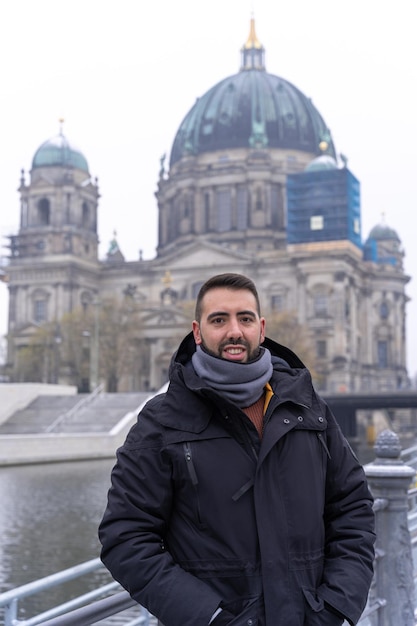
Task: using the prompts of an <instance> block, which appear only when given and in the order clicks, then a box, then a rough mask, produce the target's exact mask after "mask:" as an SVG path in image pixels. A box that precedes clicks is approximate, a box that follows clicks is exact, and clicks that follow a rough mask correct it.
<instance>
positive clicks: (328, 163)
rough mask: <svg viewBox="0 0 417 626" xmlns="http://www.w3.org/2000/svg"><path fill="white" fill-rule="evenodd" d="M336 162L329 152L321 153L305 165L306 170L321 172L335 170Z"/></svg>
mask: <svg viewBox="0 0 417 626" xmlns="http://www.w3.org/2000/svg"><path fill="white" fill-rule="evenodd" d="M337 169H338V168H337V163H336V161H335V159H334V158H333V157H332V156H330V154H322V155H321V156H319V157H316V158H315V159H313V160H312V161H310V163H309V164H308V165H307V167H306V169H305V171H306V172H322V171H323V170H337Z"/></svg>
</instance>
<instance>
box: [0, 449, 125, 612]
mask: <svg viewBox="0 0 417 626" xmlns="http://www.w3.org/2000/svg"><path fill="white" fill-rule="evenodd" d="M113 464H114V460H113V459H110V460H109V459H106V460H94V461H83V462H74V463H51V464H41V465H26V466H18V467H0V593H1V592H3V591H6V590H8V589H12V588H15V587H17V586H19V585H22V584H25V583H27V582H31V581H33V580H36V579H37V578H41V577H43V576H47V575H49V574H53V573H55V572H58V571H60V570H63V569H65V568H67V567H71V566H72V565H76V564H78V563H81V562H84V561H88V560H90V559H93V558H96V557H97V556H99V550H100V544H99V541H98V538H97V527H98V524H99V522H100V520H101V516H102V514H103V512H104V508H105V505H106V497H107V490H108V488H109V486H110V472H111V468H112V466H113ZM101 579H103V574H96V575H94V576H93V577H92V579H91V580H90V581H89V582H88V581H73V582H71V583H68V585H67V587H66V588H65V589H62V590H58V589H57V590H56V591H54V592H52V593H51V592H49V594H48V598H46V597H45V594H42V595H41V596H38V597H35V596H33V597H32V598H28V599H27V600H25V601H23V602H22V613H19V617H20V618H22V617H23V616H26V617H29V616H31V615H33V614H34V613H37V612H39V611H42V610H45V609H46V608H49V606H50V605H51V602H52V605H53V604H55V603H57V602H60V601H64V600H67V599H68V597H69V596H71V597H73V596H74V595H77V594H78V593H83V592H85V591H86V590H87V589H89V588H91V587H93V586H94V585H95V584H96V583H97V582H100V581H101ZM0 623H1V615H0Z"/></svg>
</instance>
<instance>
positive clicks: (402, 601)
mask: <svg viewBox="0 0 417 626" xmlns="http://www.w3.org/2000/svg"><path fill="white" fill-rule="evenodd" d="M374 449H375V456H376V458H375V461H373V462H372V463H369V464H368V465H366V466H365V472H366V476H367V478H368V483H369V487H370V489H371V491H372V495H373V496H374V498H375V504H376V507H375V508H376V511H377V513H376V554H377V558H376V564H375V574H374V583H373V585H372V588H371V591H370V598H369V600H370V605H372V604H374V603H378V604H380V608H379V610H378V611H377V612H376V613H374V614H373V615H372V618H371V619H372V624H374V625H375V626H393V624H398V626H399V625H400V624H401V626H414V624H415V622H414V606H415V603H414V580H413V561H412V548H411V538H410V533H409V530H408V519H407V515H408V489H409V487H410V484H411V482H412V479H413V477H414V475H415V470H414V469H413V468H412V467H409V466H408V465H405V464H404V463H403V461H402V460H401V459H400V454H401V445H400V441H399V438H398V436H397V435H396V434H395V433H394V432H392V431H390V430H384V431H383V432H382V433H380V435H378V437H377V440H376V443H375V448H374Z"/></svg>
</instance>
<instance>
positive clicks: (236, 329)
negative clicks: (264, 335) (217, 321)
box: [227, 318, 242, 339]
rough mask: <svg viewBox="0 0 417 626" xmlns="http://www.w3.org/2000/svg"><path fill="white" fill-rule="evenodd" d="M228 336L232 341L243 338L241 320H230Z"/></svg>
mask: <svg viewBox="0 0 417 626" xmlns="http://www.w3.org/2000/svg"><path fill="white" fill-rule="evenodd" d="M227 334H228V336H229V337H230V338H232V339H240V338H241V337H242V330H241V328H240V324H239V320H237V319H233V318H232V319H231V320H230V322H229V328H228V333H227Z"/></svg>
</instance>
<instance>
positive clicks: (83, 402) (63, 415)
mask: <svg viewBox="0 0 417 626" xmlns="http://www.w3.org/2000/svg"><path fill="white" fill-rule="evenodd" d="M103 390H104V384H101V385H99V386H98V387H96V388H95V389H94V390H93V391H92V392H91V393H89V394H88V396H87V397H86V398H82V399H81V400H79V401H78V402H77V404H75V405H74V406H73V407H72V409H69V410H68V411H65V413H61V415H58V417H57V418H56V419H55V420H54V421H53V422H52V423H51V424H49V426H48V427H47V428H45V432H46V433H52V432H53V431H55V430H56V429H57V427H58V426H60V425H61V424H63V423H64V422H65V421H67V420H71V419H72V418H73V417H74V416H75V415H77V413H79V412H80V411H82V410H83V409H85V407H86V406H88V405H89V404H91V403H92V402H94V400H95V399H96V398H97V396H99V395H100V394H101V393H103Z"/></svg>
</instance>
